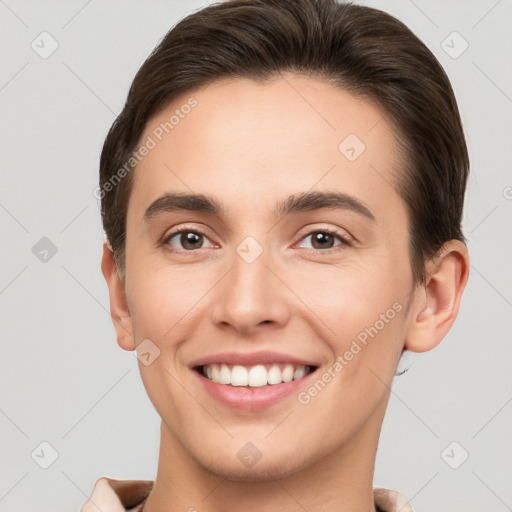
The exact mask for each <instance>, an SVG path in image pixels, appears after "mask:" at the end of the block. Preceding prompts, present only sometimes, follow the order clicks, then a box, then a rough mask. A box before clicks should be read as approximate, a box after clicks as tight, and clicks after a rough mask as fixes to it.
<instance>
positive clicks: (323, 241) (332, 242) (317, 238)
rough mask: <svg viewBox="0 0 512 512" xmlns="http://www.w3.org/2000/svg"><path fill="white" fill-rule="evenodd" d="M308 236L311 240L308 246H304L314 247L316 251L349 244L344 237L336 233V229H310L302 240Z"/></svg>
mask: <svg viewBox="0 0 512 512" xmlns="http://www.w3.org/2000/svg"><path fill="white" fill-rule="evenodd" d="M308 238H311V242H310V244H309V247H308V246H306V248H307V249H314V250H317V251H321V250H322V249H323V250H325V249H333V248H334V247H336V246H339V245H350V242H349V241H348V240H347V239H346V238H344V237H343V236H341V235H340V234H338V233H337V232H336V231H331V230H329V229H322V230H318V231H312V232H311V233H309V234H308V235H306V236H305V237H304V238H303V240H306V239H308ZM336 239H338V240H339V241H340V243H336Z"/></svg>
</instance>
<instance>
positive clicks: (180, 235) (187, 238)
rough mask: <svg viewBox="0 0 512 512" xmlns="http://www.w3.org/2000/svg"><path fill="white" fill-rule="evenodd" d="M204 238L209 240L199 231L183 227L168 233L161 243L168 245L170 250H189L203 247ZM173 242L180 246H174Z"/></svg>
mask: <svg viewBox="0 0 512 512" xmlns="http://www.w3.org/2000/svg"><path fill="white" fill-rule="evenodd" d="M205 240H207V241H210V240H209V238H207V236H206V235H205V234H204V233H202V232H201V231H197V230H196V229H193V230H192V229H186V228H185V229H180V230H179V231H174V232H173V233H170V234H169V235H168V236H166V237H165V239H164V240H163V243H164V245H168V246H170V250H171V251H173V252H183V251H186V252H191V251H194V250H195V249H203V248H204V245H203V243H204V242H205ZM175 244H179V245H181V247H178V248H176V245H175ZM212 245H213V244H212Z"/></svg>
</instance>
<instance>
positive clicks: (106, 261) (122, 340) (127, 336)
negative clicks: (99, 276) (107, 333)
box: [101, 241, 135, 350]
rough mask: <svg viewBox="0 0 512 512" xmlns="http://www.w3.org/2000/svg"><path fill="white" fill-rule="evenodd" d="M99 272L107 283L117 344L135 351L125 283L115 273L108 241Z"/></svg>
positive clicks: (104, 246) (104, 248) (104, 245)
mask: <svg viewBox="0 0 512 512" xmlns="http://www.w3.org/2000/svg"><path fill="white" fill-rule="evenodd" d="M101 271H102V273H103V277H104V278H105V281H106V282H107V286H108V292H109V297H110V316H111V318H112V322H113V324H114V329H115V331H116V336H117V343H118V345H119V346H120V347H121V348H123V349H124V350H135V340H134V337H133V324H132V319H131V314H130V309H129V307H128V302H127V299H126V293H125V283H124V282H123V281H122V280H121V278H120V277H119V274H118V272H117V269H116V266H115V261H114V253H113V251H112V247H111V246H110V243H109V242H108V241H106V242H104V244H103V256H102V258H101Z"/></svg>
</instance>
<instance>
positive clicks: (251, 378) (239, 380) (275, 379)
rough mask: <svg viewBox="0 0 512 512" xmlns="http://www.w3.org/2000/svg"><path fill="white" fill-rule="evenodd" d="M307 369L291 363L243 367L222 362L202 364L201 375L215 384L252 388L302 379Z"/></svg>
mask: <svg viewBox="0 0 512 512" xmlns="http://www.w3.org/2000/svg"><path fill="white" fill-rule="evenodd" d="M309 371H310V369H309V367H308V366H302V365H299V366H294V365H292V364H286V365H278V364H273V365H271V366H269V365H266V366H265V365H263V364H258V365H255V366H251V367H245V366H241V365H234V366H229V365H227V364H225V363H222V364H220V365H219V364H208V365H206V366H203V375H204V376H205V377H207V378H208V379H210V380H212V381H213V382H215V383H217V384H231V385H232V386H249V387H252V388H259V387H263V386H266V385H267V384H270V385H275V384H281V383H282V382H291V381H292V380H298V379H302V378H303V377H304V376H305V375H307V374H308V373H309Z"/></svg>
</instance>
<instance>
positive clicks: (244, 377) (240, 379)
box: [214, 364, 249, 386]
mask: <svg viewBox="0 0 512 512" xmlns="http://www.w3.org/2000/svg"><path fill="white" fill-rule="evenodd" d="M214 382H215V381H214ZM219 384H231V385H232V386H247V385H248V384H249V374H248V373H247V368H246V367H245V366H240V365H237V364H235V366H233V369H232V370H231V382H230V383H229V382H226V383H224V382H219Z"/></svg>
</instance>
